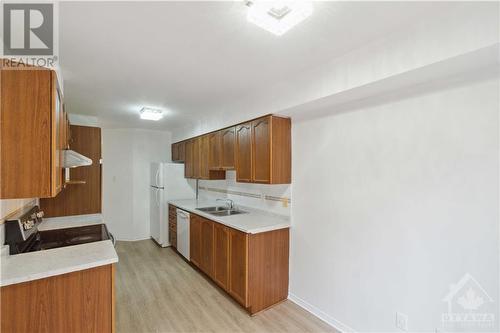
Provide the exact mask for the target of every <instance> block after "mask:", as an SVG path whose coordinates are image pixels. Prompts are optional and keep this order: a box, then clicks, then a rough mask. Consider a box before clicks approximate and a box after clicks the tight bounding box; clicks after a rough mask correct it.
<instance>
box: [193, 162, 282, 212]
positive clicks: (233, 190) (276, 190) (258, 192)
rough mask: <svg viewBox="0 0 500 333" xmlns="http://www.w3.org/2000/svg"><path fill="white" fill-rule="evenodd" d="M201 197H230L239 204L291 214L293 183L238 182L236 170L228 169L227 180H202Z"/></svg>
mask: <svg viewBox="0 0 500 333" xmlns="http://www.w3.org/2000/svg"><path fill="white" fill-rule="evenodd" d="M198 186H199V187H198V188H199V197H200V198H201V199H216V198H228V199H231V200H234V202H235V203H236V204H237V205H238V204H239V205H242V206H248V207H252V208H257V209H262V210H266V211H270V212H273V213H276V214H280V215H286V216H290V205H291V204H292V201H291V185H290V184H284V185H265V184H248V183H237V182H236V171H234V170H231V171H226V179H225V180H200V181H199V183H198Z"/></svg>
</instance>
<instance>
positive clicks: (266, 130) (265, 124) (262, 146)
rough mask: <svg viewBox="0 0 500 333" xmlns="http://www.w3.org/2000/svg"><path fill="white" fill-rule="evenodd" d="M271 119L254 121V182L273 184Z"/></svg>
mask: <svg viewBox="0 0 500 333" xmlns="http://www.w3.org/2000/svg"><path fill="white" fill-rule="evenodd" d="M270 121H271V120H270V117H266V118H262V119H257V120H254V121H252V180H253V181H254V182H257V183H270V182H271V142H270V141H271V131H270V128H271V127H270V124H269V123H270Z"/></svg>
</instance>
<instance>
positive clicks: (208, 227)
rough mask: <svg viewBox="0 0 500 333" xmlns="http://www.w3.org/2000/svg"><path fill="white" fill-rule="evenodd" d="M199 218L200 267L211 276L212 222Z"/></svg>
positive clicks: (212, 257) (212, 267) (212, 253)
mask: <svg viewBox="0 0 500 333" xmlns="http://www.w3.org/2000/svg"><path fill="white" fill-rule="evenodd" d="M200 219H201V227H200V229H201V250H200V252H201V258H200V266H199V267H200V269H201V270H202V271H203V272H205V274H207V275H208V276H210V277H211V278H213V275H214V274H213V273H214V223H213V222H212V221H210V220H207V219H205V218H200Z"/></svg>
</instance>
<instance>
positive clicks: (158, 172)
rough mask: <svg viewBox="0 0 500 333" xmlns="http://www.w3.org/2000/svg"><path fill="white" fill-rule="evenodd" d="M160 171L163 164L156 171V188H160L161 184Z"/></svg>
mask: <svg viewBox="0 0 500 333" xmlns="http://www.w3.org/2000/svg"><path fill="white" fill-rule="evenodd" d="M160 169H161V164H160V166H159V167H158V169H157V170H156V176H155V181H156V184H155V185H156V186H157V187H158V183H159V181H160V180H159V177H160Z"/></svg>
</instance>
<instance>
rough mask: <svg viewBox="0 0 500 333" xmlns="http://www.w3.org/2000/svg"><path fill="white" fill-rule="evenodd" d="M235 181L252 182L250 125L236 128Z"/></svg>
mask: <svg viewBox="0 0 500 333" xmlns="http://www.w3.org/2000/svg"><path fill="white" fill-rule="evenodd" d="M236 181H238V182H250V181H252V131H251V124H250V123H246V124H242V125H238V127H237V128H236Z"/></svg>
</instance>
